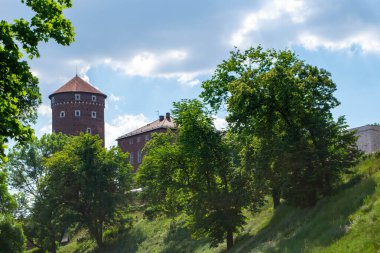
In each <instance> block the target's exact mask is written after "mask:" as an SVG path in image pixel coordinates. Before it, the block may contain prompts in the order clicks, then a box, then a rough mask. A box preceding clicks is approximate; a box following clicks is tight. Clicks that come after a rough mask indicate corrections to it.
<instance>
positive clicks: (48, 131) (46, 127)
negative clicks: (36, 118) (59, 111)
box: [38, 123, 52, 138]
mask: <svg viewBox="0 0 380 253" xmlns="http://www.w3.org/2000/svg"><path fill="white" fill-rule="evenodd" d="M51 133H52V126H51V123H49V124H47V125H44V126H42V127H41V128H40V129H39V131H38V137H39V138H41V136H42V135H44V134H51Z"/></svg>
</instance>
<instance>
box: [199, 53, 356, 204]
mask: <svg viewBox="0 0 380 253" xmlns="http://www.w3.org/2000/svg"><path fill="white" fill-rule="evenodd" d="M202 86H203V89H204V90H203V92H202V94H201V96H202V97H203V99H204V100H205V101H206V102H207V103H208V104H209V105H210V106H211V107H212V108H213V109H214V110H218V109H219V108H220V107H221V106H222V105H223V104H225V103H226V105H227V110H228V112H229V114H228V117H227V121H228V123H229V126H230V129H231V130H232V131H233V132H234V133H237V134H238V137H239V142H240V143H241V144H242V147H243V148H242V150H241V153H240V154H241V158H242V164H243V165H244V167H245V169H246V170H247V171H253V172H254V174H255V180H256V182H255V184H256V185H257V186H260V187H262V185H267V187H268V190H270V191H271V193H272V196H273V198H274V204H275V206H277V205H278V204H279V199H280V197H283V198H285V199H286V200H288V202H289V203H292V204H295V205H297V206H309V205H314V204H315V203H316V201H317V199H319V198H320V197H322V196H327V195H329V194H331V193H332V191H333V189H334V188H335V187H336V185H337V183H338V182H339V180H340V177H341V175H342V173H343V172H346V171H347V170H348V168H349V167H351V166H352V165H354V164H355V162H356V159H357V157H358V156H359V152H358V150H357V147H356V142H355V141H356V139H355V137H354V133H353V132H349V131H347V130H346V129H347V126H346V124H345V121H344V118H343V117H340V118H338V120H336V121H335V120H334V118H333V116H332V113H331V110H332V109H333V108H335V107H336V106H338V105H339V102H338V101H337V99H336V98H335V97H334V96H333V93H334V91H335V90H336V85H335V84H334V82H333V81H332V80H331V75H330V73H328V72H327V71H326V70H324V69H319V68H317V67H314V66H311V65H308V64H306V63H304V62H303V61H302V60H299V59H298V58H297V56H296V55H295V54H294V53H293V52H291V51H275V50H267V51H264V50H263V49H262V48H261V47H257V48H250V49H248V50H246V51H245V52H240V51H239V50H236V51H234V52H231V57H230V59H228V60H227V61H224V62H223V63H222V64H220V65H218V67H217V69H216V70H215V73H214V75H213V77H212V78H211V79H210V80H208V81H205V82H204V83H203V84H202Z"/></svg>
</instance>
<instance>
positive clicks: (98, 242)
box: [95, 233, 103, 249]
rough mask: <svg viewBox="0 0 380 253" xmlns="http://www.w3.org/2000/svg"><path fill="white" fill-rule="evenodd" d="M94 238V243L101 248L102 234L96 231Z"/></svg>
mask: <svg viewBox="0 0 380 253" xmlns="http://www.w3.org/2000/svg"><path fill="white" fill-rule="evenodd" d="M95 240H96V244H97V245H98V248H99V249H101V248H102V247H103V236H102V234H99V233H96V236H95Z"/></svg>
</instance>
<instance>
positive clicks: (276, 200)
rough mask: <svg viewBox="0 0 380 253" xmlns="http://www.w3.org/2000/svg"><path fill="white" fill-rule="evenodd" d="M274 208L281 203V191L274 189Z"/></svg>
mask: <svg viewBox="0 0 380 253" xmlns="http://www.w3.org/2000/svg"><path fill="white" fill-rule="evenodd" d="M272 198H273V208H274V209H276V208H277V207H278V206H279V205H280V192H279V191H278V190H276V189H272Z"/></svg>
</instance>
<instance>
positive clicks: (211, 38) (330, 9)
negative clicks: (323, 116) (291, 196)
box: [0, 0, 380, 146]
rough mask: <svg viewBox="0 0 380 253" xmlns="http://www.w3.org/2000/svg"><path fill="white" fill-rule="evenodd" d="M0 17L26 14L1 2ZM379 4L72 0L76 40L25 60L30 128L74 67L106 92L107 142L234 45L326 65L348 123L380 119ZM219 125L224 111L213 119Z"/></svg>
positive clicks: (144, 119)
mask: <svg viewBox="0 0 380 253" xmlns="http://www.w3.org/2000/svg"><path fill="white" fill-rule="evenodd" d="M0 6H1V8H0V19H5V20H8V21H9V20H12V19H14V18H19V17H24V18H28V17H30V11H29V10H28V9H27V8H26V7H25V6H23V5H22V4H21V3H19V1H15V0H0ZM379 9H380V2H379V1H376V0H372V1H370V0H368V1H366V0H360V1H359V0H356V1H354V0H352V1H350V0H334V1H326V0H315V1H302V0H299V1H297V0H286V1H285V0H275V1H268V0H267V1H239V0H237V1H218V0H213V1H211V0H203V1H197V0H193V1H178V0H170V1H157V0H151V1H145V0H108V1H100V0H73V7H72V8H71V9H68V10H66V11H65V15H66V16H67V17H68V18H70V19H71V20H72V22H73V25H74V26H75V29H76V41H75V42H74V43H73V44H72V45H71V46H70V47H62V46H59V45H57V44H56V43H55V42H54V41H51V42H49V43H47V44H42V45H41V46H40V49H41V51H40V53H41V58H39V59H34V60H32V61H30V65H31V67H32V70H33V72H34V73H35V74H36V75H37V76H38V77H39V80H40V89H41V93H42V96H43V103H42V105H41V106H40V108H39V118H38V122H37V124H36V125H35V129H36V134H37V135H38V136H41V135H42V134H43V133H46V132H50V131H51V114H50V113H51V112H50V109H49V108H50V101H49V99H48V95H49V94H51V93H52V92H53V91H54V90H56V89H57V88H59V87H60V86H61V85H63V84H65V83H66V82H67V81H69V80H70V79H71V78H72V77H73V76H74V75H75V72H76V66H77V69H78V74H79V75H80V76H81V77H83V78H84V79H86V80H88V81H89V82H90V83H91V84H93V85H94V86H96V87H97V88H99V89H100V90H101V91H103V92H104V93H106V94H107V95H108V99H107V106H106V116H105V120H106V143H107V146H109V145H112V144H115V142H114V139H115V138H117V137H118V136H120V135H122V134H125V133H126V132H129V131H131V130H133V129H135V128H137V127H139V126H141V125H144V124H146V123H148V122H150V121H153V120H155V119H156V118H157V111H159V113H160V114H164V113H165V112H167V111H169V110H170V109H171V105H172V102H173V101H178V100H180V99H181V98H195V97H197V96H198V95H199V93H200V91H201V87H200V85H201V83H202V81H204V80H207V79H208V78H210V76H211V75H212V72H213V70H214V69H215V67H216V65H217V64H219V63H221V62H222V60H223V59H227V58H228V55H229V51H231V50H232V49H233V47H234V46H237V47H239V48H240V49H245V48H247V47H249V46H257V45H259V44H261V45H262V46H263V47H264V48H275V49H292V50H294V51H295V52H296V53H297V54H298V55H299V57H300V58H301V59H304V60H305V61H306V62H307V63H309V64H312V65H317V66H319V67H321V68H325V69H327V70H328V71H329V72H330V73H331V74H332V78H333V80H334V81H335V83H336V84H337V87H338V90H337V92H336V94H335V95H336V97H337V98H338V99H339V101H340V102H341V105H340V106H339V107H338V108H337V109H336V110H334V115H335V116H336V117H337V116H340V115H345V116H346V119H347V122H348V124H349V125H350V126H351V127H356V126H361V125H365V124H369V123H374V122H380V115H379V109H378V108H380V99H379V98H380V12H379V11H378V10H379ZM216 125H217V126H218V127H220V128H221V127H224V126H225V122H224V120H223V115H222V114H221V115H218V118H217V119H216Z"/></svg>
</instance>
